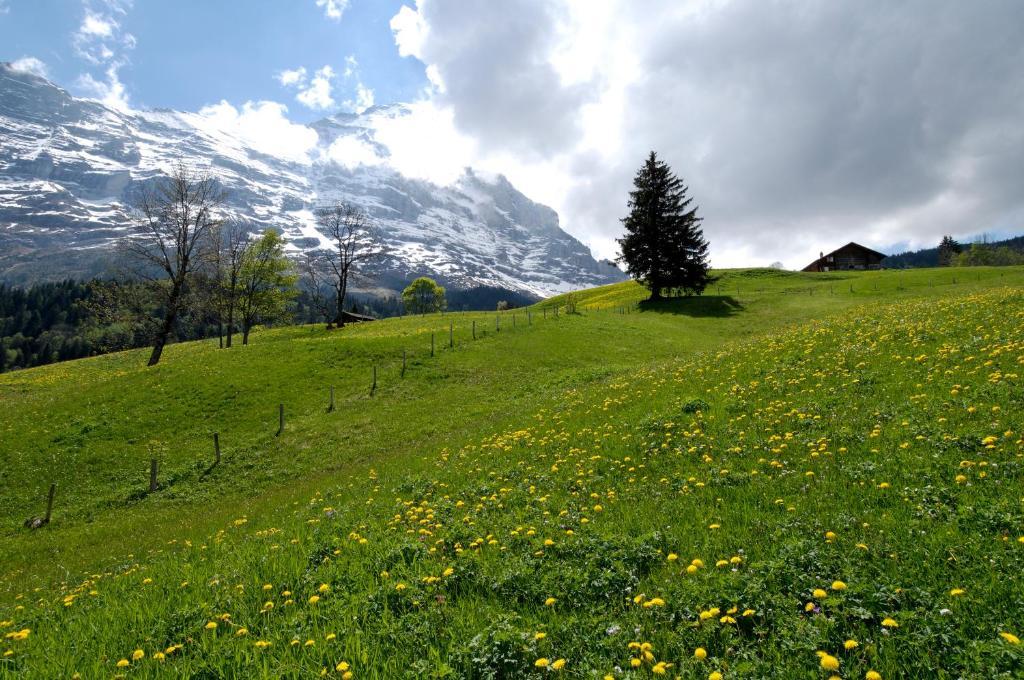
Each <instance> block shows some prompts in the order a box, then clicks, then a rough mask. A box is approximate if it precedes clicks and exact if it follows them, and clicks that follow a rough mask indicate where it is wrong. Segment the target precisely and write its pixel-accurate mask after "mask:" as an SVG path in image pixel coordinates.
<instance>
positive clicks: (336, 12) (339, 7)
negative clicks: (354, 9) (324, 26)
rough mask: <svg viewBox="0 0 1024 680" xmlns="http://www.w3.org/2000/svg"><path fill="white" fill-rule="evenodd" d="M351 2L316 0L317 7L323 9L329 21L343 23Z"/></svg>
mask: <svg viewBox="0 0 1024 680" xmlns="http://www.w3.org/2000/svg"><path fill="white" fill-rule="evenodd" d="M348 2H349V0H316V6H317V7H319V8H321V9H323V11H324V15H325V16H327V18H328V19H333V20H335V21H341V16H342V15H343V14H344V13H345V10H346V9H348Z"/></svg>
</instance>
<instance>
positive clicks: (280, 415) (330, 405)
mask: <svg viewBox="0 0 1024 680" xmlns="http://www.w3.org/2000/svg"><path fill="white" fill-rule="evenodd" d="M552 309H553V315H554V316H555V317H557V316H558V308H557V307H554V308H552ZM547 312H548V310H547V308H546V307H545V308H544V310H543V314H544V318H545V319H546V318H547ZM526 323H527V325H528V326H533V315H532V313H531V311H530V310H529V309H527V310H526ZM512 328H513V329H514V328H517V323H516V314H512ZM494 329H495V331H496V332H501V315H500V314H499V315H496V316H495V318H494ZM472 332H473V339H474V340H476V339H477V335H476V319H474V320H473V322H472ZM435 335H436V334H435V333H431V334H430V356H431V357H433V356H435V349H436V342H435ZM448 348H449V349H455V322H454V321H449V323H448ZM407 368H408V350H406V349H402V370H401V377H402V378H405V372H406V369H407ZM371 369H372V382H371V385H370V396H373V394H374V393H375V392H376V391H377V365H376V364H373V365H372V367H371ZM334 410H335V402H334V387H330V388H329V391H328V401H327V412H328V413H331V412H333V411H334ZM284 425H285V418H284V404H278V407H277V431H276V432H275V433H274V436H275V437H280V436H281V435H282V434H283V433H284ZM213 453H214V461H213V464H212V465H211V466H210V467H209V468H207V470H206V472H210V471H211V470H213V468H215V467H217V466H218V465H220V462H221V448H220V433H219V432H214V433H213ZM159 473H160V463H159V460H158V459H157V458H150V460H149V492H150V493H155V492H156V491H159V490H160V481H159ZM56 493H57V485H56V484H50V491H49V494H48V495H47V499H46V514H45V515H44V516H43V517H33V518H31V519H30V520H28V521H27V522H26V525H29V524H30V523H31V525H32V526H33V527H34V528H39V527H41V526H44V525H47V524H49V523H50V518H51V516H52V514H53V502H54V497H55V496H56Z"/></svg>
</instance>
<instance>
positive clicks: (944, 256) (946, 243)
mask: <svg viewBox="0 0 1024 680" xmlns="http://www.w3.org/2000/svg"><path fill="white" fill-rule="evenodd" d="M961 252H963V246H961V245H960V244H959V243H957V241H956V240H955V239H954V238H953V237H952V236H943V237H942V241H941V242H940V243H939V266H940V267H948V266H949V265H950V264H952V262H953V258H954V257H955V256H956V255H959V254H960V253H961Z"/></svg>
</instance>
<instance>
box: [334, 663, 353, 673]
mask: <svg viewBox="0 0 1024 680" xmlns="http://www.w3.org/2000/svg"><path fill="white" fill-rule="evenodd" d="M349 668H351V666H350V665H349V663H348V661H339V662H338V665H337V666H335V667H334V670H336V671H338V672H339V673H344V672H345V671H347V670H348V669H349Z"/></svg>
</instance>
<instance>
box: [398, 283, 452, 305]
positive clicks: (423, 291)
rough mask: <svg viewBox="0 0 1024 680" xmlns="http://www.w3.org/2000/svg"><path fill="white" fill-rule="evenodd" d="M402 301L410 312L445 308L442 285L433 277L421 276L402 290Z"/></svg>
mask: <svg viewBox="0 0 1024 680" xmlns="http://www.w3.org/2000/svg"><path fill="white" fill-rule="evenodd" d="M402 302H404V303H405V309H406V310H407V311H408V312H409V313H410V314H427V313H428V312H439V311H441V310H442V309H444V308H445V297H444V287H443V286H439V285H438V283H437V281H435V280H434V279H431V278H429V277H426V276H421V277H419V278H418V279H416V280H415V281H413V282H412V283H410V284H409V285H408V287H406V289H405V290H403V291H402Z"/></svg>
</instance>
